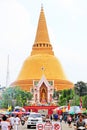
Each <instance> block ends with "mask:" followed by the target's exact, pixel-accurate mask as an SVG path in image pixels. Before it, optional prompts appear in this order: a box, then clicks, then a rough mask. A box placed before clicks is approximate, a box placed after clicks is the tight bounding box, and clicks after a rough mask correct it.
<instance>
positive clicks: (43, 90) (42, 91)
mask: <svg viewBox="0 0 87 130" xmlns="http://www.w3.org/2000/svg"><path fill="white" fill-rule="evenodd" d="M47 99H48V91H47V87H46V85H45V84H44V83H43V84H42V85H41V87H40V102H41V104H45V103H47V102H48V100H47Z"/></svg>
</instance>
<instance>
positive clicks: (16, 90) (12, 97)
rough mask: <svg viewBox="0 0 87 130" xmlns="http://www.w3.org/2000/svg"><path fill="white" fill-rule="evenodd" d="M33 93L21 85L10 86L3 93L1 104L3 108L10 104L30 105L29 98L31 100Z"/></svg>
mask: <svg viewBox="0 0 87 130" xmlns="http://www.w3.org/2000/svg"><path fill="white" fill-rule="evenodd" d="M32 97H33V95H32V94H31V93H30V92H27V91H24V90H21V89H20V87H9V88H7V89H6V90H5V91H4V92H3V93H2V102H1V105H2V107H3V108H7V107H8V105H9V106H13V107H14V106H16V105H17V106H24V105H28V104H27V100H31V99H32Z"/></svg>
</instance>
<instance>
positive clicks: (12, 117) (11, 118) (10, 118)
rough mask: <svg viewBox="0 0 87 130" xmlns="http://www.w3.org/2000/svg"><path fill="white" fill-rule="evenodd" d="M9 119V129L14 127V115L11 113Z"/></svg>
mask: <svg viewBox="0 0 87 130" xmlns="http://www.w3.org/2000/svg"><path fill="white" fill-rule="evenodd" d="M9 121H10V124H11V129H13V128H14V123H15V117H14V115H13V114H12V115H10V117H9Z"/></svg>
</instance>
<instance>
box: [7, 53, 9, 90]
mask: <svg viewBox="0 0 87 130" xmlns="http://www.w3.org/2000/svg"><path fill="white" fill-rule="evenodd" d="M8 83H9V55H8V56H7V72H6V88H7V87H8Z"/></svg>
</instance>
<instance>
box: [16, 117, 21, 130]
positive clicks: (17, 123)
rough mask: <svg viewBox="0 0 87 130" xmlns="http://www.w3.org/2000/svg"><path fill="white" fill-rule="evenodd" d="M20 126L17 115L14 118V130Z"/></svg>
mask: <svg viewBox="0 0 87 130" xmlns="http://www.w3.org/2000/svg"><path fill="white" fill-rule="evenodd" d="M19 125H20V118H19V117H18V115H16V117H15V130H18V126H19Z"/></svg>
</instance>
